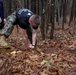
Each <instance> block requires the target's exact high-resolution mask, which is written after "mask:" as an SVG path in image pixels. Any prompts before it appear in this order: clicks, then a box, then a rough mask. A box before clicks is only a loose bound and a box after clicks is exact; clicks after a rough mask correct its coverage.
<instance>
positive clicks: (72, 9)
mask: <svg viewBox="0 0 76 75" xmlns="http://www.w3.org/2000/svg"><path fill="white" fill-rule="evenodd" d="M4 8H5V14H6V17H7V16H8V15H10V14H11V13H12V12H14V11H15V10H16V9H18V8H28V9H30V10H32V11H33V12H34V13H35V14H38V15H40V16H41V19H42V21H41V25H40V30H41V34H42V38H43V40H44V39H45V38H46V34H47V32H48V30H49V27H50V32H49V34H50V39H53V34H54V28H55V25H59V26H61V27H62V30H64V26H65V24H66V23H68V25H71V22H73V23H74V24H75V17H76V0H4Z"/></svg>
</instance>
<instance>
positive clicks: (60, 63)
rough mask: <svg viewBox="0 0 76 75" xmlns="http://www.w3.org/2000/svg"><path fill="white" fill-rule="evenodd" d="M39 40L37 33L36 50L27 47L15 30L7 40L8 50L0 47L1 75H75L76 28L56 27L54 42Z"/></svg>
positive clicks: (72, 26) (39, 35)
mask: <svg viewBox="0 0 76 75" xmlns="http://www.w3.org/2000/svg"><path fill="white" fill-rule="evenodd" d="M49 35H50V33H49V32H48V33H47V35H46V36H47V37H46V40H44V41H43V40H42V38H41V34H40V30H39V31H38V35H37V38H38V43H37V48H36V49H28V48H26V43H24V41H23V40H22V37H21V34H20V33H17V31H16V29H14V31H13V33H12V35H11V36H10V37H9V38H8V39H7V42H8V43H10V44H11V48H10V49H2V48H0V75H76V27H75V26H74V25H71V26H68V25H67V24H66V25H65V29H64V30H62V29H61V27H60V26H56V27H55V31H54V39H53V40H50V39H49Z"/></svg>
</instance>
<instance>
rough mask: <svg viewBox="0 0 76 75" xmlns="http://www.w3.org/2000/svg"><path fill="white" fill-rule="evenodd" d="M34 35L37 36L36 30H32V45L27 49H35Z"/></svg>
mask: <svg viewBox="0 0 76 75" xmlns="http://www.w3.org/2000/svg"><path fill="white" fill-rule="evenodd" d="M36 35H37V30H34V29H33V32H32V44H30V45H29V48H35V44H36Z"/></svg>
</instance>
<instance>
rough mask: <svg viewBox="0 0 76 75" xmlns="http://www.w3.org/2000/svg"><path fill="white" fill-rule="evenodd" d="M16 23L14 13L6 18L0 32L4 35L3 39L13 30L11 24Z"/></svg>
mask: <svg viewBox="0 0 76 75" xmlns="http://www.w3.org/2000/svg"><path fill="white" fill-rule="evenodd" d="M15 21H16V12H14V13H12V14H11V15H10V16H8V18H7V22H6V24H5V25H4V27H3V29H2V31H1V32H0V34H2V35H5V37H8V36H9V35H10V34H11V33H12V30H13V23H14V22H15Z"/></svg>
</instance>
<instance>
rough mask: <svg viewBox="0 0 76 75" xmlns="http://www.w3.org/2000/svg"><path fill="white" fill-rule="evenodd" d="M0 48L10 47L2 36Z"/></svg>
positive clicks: (0, 37)
mask: <svg viewBox="0 0 76 75" xmlns="http://www.w3.org/2000/svg"><path fill="white" fill-rule="evenodd" d="M0 47H2V48H10V45H9V44H8V43H7V42H6V41H5V36H4V35H0Z"/></svg>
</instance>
